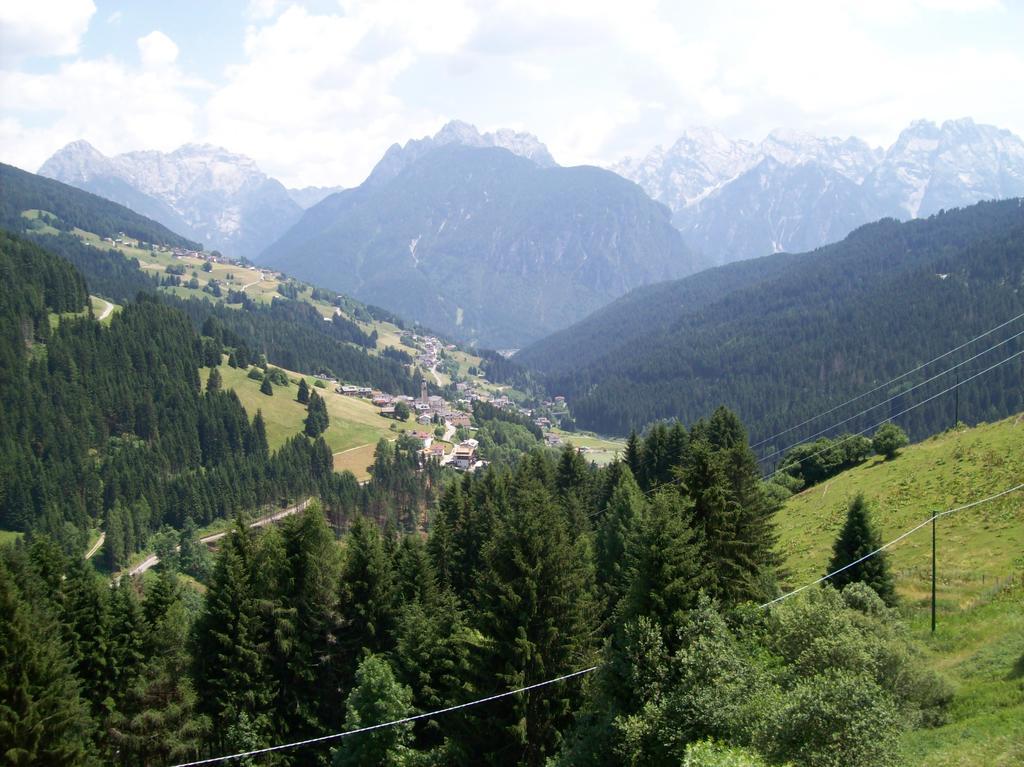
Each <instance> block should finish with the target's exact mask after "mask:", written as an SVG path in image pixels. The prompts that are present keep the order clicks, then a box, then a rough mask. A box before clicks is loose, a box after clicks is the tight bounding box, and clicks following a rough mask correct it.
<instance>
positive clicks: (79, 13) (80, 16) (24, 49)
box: [0, 0, 96, 61]
mask: <svg viewBox="0 0 1024 767" xmlns="http://www.w3.org/2000/svg"><path fill="white" fill-rule="evenodd" d="M94 13H96V6H95V5H93V3H92V0H31V2H6V3H0V56H3V58H4V60H15V61H16V60H18V59H20V58H24V57H28V56H69V55H73V54H75V53H77V52H78V46H79V43H80V42H81V39H82V35H84V34H85V30H86V29H87V28H88V27H89V20H90V19H92V17H93V14H94Z"/></svg>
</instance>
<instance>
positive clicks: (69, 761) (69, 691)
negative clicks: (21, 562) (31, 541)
mask: <svg viewBox="0 0 1024 767" xmlns="http://www.w3.org/2000/svg"><path fill="white" fill-rule="evenodd" d="M60 634H61V632H60V629H59V626H58V625H57V623H56V621H55V620H54V619H53V617H52V616H51V615H49V614H48V612H47V611H46V610H45V608H44V607H43V606H42V605H40V604H38V603H37V604H33V603H31V602H29V601H26V600H24V599H23V598H22V596H21V594H20V591H19V589H18V587H17V585H16V584H15V579H14V577H13V575H12V573H11V572H10V571H9V570H8V569H7V566H6V565H5V563H4V562H3V561H0V743H2V744H3V746H2V748H3V752H2V753H3V757H4V762H5V763H7V764H40V765H43V764H45V765H54V767H62V766H63V765H68V767H73V766H75V765H81V764H93V763H94V760H93V758H92V753H91V745H90V739H91V736H92V733H93V727H94V726H93V722H92V720H91V719H90V717H89V710H88V707H87V705H86V703H85V701H83V700H82V698H81V696H80V692H79V682H78V679H77V678H76V676H75V674H74V671H73V669H72V661H71V659H69V658H68V656H67V654H66V653H65V649H64V645H63V643H62V642H61V636H60Z"/></svg>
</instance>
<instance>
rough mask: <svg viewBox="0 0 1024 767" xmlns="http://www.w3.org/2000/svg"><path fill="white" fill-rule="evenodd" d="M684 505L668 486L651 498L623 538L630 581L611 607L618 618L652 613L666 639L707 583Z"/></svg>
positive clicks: (673, 633) (669, 640) (672, 635)
mask: <svg viewBox="0 0 1024 767" xmlns="http://www.w3.org/2000/svg"><path fill="white" fill-rule="evenodd" d="M689 505H690V504H689V502H688V501H687V500H686V499H684V498H683V497H682V496H681V495H680V494H679V493H677V492H675V491H673V490H667V491H663V492H659V493H657V494H656V495H655V496H654V498H653V499H652V500H651V502H650V505H649V508H648V510H647V513H646V514H645V515H644V516H643V517H642V518H641V521H640V524H639V526H638V530H637V533H636V534H635V535H633V536H631V537H630V538H629V539H628V541H627V545H626V563H627V567H628V574H629V585H628V589H627V591H626V593H625V595H624V597H623V599H622V601H621V602H620V603H619V608H618V611H617V613H616V621H617V622H618V623H620V624H622V623H627V622H629V621H632V620H635V619H637V618H639V617H641V616H646V617H649V618H651V619H652V620H653V621H654V622H655V625H657V626H659V627H661V628H662V630H663V631H664V637H665V641H666V643H668V644H669V645H671V643H672V642H673V641H675V637H676V633H677V629H678V627H679V626H680V625H681V623H682V620H683V618H684V617H685V614H686V611H687V610H689V609H691V608H692V607H693V606H694V605H695V604H696V602H697V598H698V595H699V590H700V589H701V588H702V587H703V586H705V585H707V583H708V577H707V573H706V570H705V567H704V565H703V562H702V559H703V558H702V556H701V548H700V546H699V544H698V543H697V535H696V533H695V531H694V530H693V528H692V527H691V526H690V524H689V521H688V518H689V516H690V511H689V508H688V507H689Z"/></svg>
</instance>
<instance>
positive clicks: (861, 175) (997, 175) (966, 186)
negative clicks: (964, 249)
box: [611, 118, 1024, 263]
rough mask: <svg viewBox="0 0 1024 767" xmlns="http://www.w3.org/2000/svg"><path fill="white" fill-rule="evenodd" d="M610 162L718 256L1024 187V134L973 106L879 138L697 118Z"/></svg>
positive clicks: (692, 239)
mask: <svg viewBox="0 0 1024 767" xmlns="http://www.w3.org/2000/svg"><path fill="white" fill-rule="evenodd" d="M800 169H804V170H803V171H801V172H797V171H799V170H800ZM611 170H613V171H615V172H616V173H618V174H619V175H621V176H624V177H625V178H628V179H630V180H631V181H634V182H636V183H637V184H639V185H640V186H641V187H643V189H644V190H645V191H646V192H647V193H648V195H649V196H650V197H652V198H653V199H655V200H658V201H659V202H662V203H664V204H665V205H667V206H668V207H669V208H670V209H671V210H672V211H673V214H674V216H673V221H674V222H675V224H676V225H677V226H678V227H679V228H680V230H681V231H682V232H683V235H684V237H685V238H686V239H687V240H688V242H689V243H690V244H691V245H692V246H693V247H695V248H698V249H699V250H702V251H704V252H705V253H706V254H707V255H709V256H711V257H712V258H714V260H716V261H718V262H719V263H723V262H726V261H729V260H738V259H741V258H753V257H756V256H760V255H765V254H767V253H770V252H777V251H779V250H796V249H805V248H813V247H816V246H818V245H822V244H824V243H826V242H828V241H830V240H831V239H838V238H841V237H843V236H845V235H846V234H848V233H849V231H851V230H852V228H854V227H856V226H859V225H860V224H862V223H866V222H867V221H870V220H873V219H875V218H879V217H882V216H893V217H897V218H906V217H918V216H927V215H931V214H932V213H935V212H937V211H939V210H941V209H943V208H951V207H960V206H964V205H970V204H973V203H975V202H978V201H979V200H983V199H996V198H1005V197H1014V196H1018V195H1024V142H1022V141H1021V139H1020V138H1019V137H1017V136H1015V135H1014V134H1012V133H1010V132H1009V131H1006V130H1001V129H999V128H995V127H992V126H988V125H978V124H976V123H975V122H974V121H973V120H971V119H970V118H964V119H961V120H949V121H947V122H944V123H942V125H941V126H940V125H936V124H935V123H933V122H929V121H926V120H918V121H915V122H914V123H912V124H911V125H910V126H908V127H907V128H906V129H905V130H904V131H903V132H902V133H901V134H900V136H899V138H898V139H897V140H896V141H895V143H894V144H893V145H892V146H891V147H889V148H888V149H882V148H878V147H871V146H870V145H868V144H867V143H866V142H864V141H862V140H861V139H859V138H855V137H850V138H845V139H844V138H837V137H819V136H813V135H810V134H807V133H803V132H800V131H794V130H788V129H779V130H775V131H772V132H771V133H770V134H769V135H768V136H767V137H765V139H764V140H763V141H761V142H760V144H753V143H751V142H747V141H738V140H733V139H730V138H728V137H726V136H724V135H722V134H721V133H719V132H718V131H715V130H713V129H710V128H694V129H690V130H687V131H686V132H685V133H684V134H683V135H682V136H681V137H680V139H679V140H678V141H676V143H675V144H673V145H672V147H670V148H669V149H668V150H665V149H663V148H661V147H655V148H654V149H653V150H651V152H650V153H648V154H647V155H646V156H645V157H643V158H641V159H639V160H634V159H630V158H627V159H625V160H623V161H621V162H619V163H617V164H615V165H613V166H612V167H611ZM782 211H785V215H783V213H782Z"/></svg>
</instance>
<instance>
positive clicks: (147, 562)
mask: <svg viewBox="0 0 1024 767" xmlns="http://www.w3.org/2000/svg"><path fill="white" fill-rule="evenodd" d="M312 500H313V499H312V498H307V499H306V500H304V501H302V502H301V503H297V504H295V505H294V506H289V507H288V508H287V509H281V511H275V512H274V513H273V514H267V515H266V516H263V517H260V518H259V519H257V520H256V521H254V522H252V523H250V525H249V527H263V526H264V525H269V524H270V523H271V522H277V521H278V520H281V519H284V518H285V517H288V516H291V515H292V514H297V513H298V512H300V511H302V510H303V509H305V508H306V507H307V506H309V504H310V502H311V501H312ZM230 534H231V531H230V530H226V531H224V532H223V533H213V534H212V535H204V536H203V537H202V538H200V539H199V542H200V543H205V544H207V545H209V544H211V543H215V542H217V541H219V540H220V539H221V538H223V537H224V536H226V535H230ZM175 551H177V547H175ZM159 562H160V557H158V556H157V555H156V554H150V555H149V556H148V557H146V558H145V559H144V560H142V561H141V562H140V563H139V564H137V565H135V567H133V568H132V569H131V570H129V571H128V575H129V577H132V578H134V577H135V576H136V575H142V573H144V572H146V570H149V569H150V568H151V567H155V566H156V565H157V564H158V563H159Z"/></svg>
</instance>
